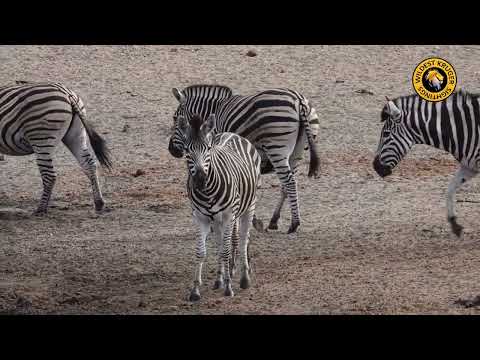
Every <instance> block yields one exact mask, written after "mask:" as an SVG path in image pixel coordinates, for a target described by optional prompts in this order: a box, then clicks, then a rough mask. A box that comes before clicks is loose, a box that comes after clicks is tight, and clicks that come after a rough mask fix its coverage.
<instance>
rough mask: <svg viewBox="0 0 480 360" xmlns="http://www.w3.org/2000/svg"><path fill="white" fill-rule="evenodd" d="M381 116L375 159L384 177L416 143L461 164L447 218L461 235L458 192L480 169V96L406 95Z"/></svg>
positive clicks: (450, 194)
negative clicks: (436, 98)
mask: <svg viewBox="0 0 480 360" xmlns="http://www.w3.org/2000/svg"><path fill="white" fill-rule="evenodd" d="M387 100H388V99H387ZM381 118H382V121H383V122H384V125H383V129H382V132H381V136H380V141H379V144H378V149H377V153H376V156H375V159H374V161H373V167H374V169H375V171H376V172H377V173H378V175H380V176H381V177H385V176H388V175H390V174H391V173H392V170H393V168H395V166H397V165H398V163H399V162H400V161H401V160H402V159H403V157H404V156H405V154H406V153H407V152H408V150H410V148H411V147H412V146H413V145H414V144H426V145H431V146H433V147H435V148H438V149H442V150H445V151H448V152H449V153H451V154H452V155H453V156H454V157H455V159H456V160H457V161H458V162H459V163H460V167H459V169H458V171H457V172H456V174H455V177H454V178H453V179H452V180H451V181H450V183H449V185H448V191H447V219H448V222H449V223H450V226H451V229H452V231H453V233H454V234H455V235H457V236H460V235H461V233H462V231H463V227H462V226H461V225H460V224H458V223H457V217H456V213H455V194H456V192H457V190H458V189H459V188H460V186H461V185H462V184H464V183H465V182H467V181H468V180H470V179H472V178H473V177H475V176H476V175H477V174H478V172H479V171H480V95H477V94H470V93H468V92H466V91H463V90H460V91H458V92H455V93H453V94H452V95H451V96H450V97H448V98H447V99H445V100H443V101H439V102H436V103H432V102H429V101H426V100H424V99H422V98H420V97H419V96H418V95H411V96H402V97H399V98H396V99H394V100H388V102H387V104H386V105H385V106H384V108H383V110H382V114H381Z"/></svg>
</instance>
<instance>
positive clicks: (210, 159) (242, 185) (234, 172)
mask: <svg viewBox="0 0 480 360" xmlns="http://www.w3.org/2000/svg"><path fill="white" fill-rule="evenodd" d="M214 125H215V115H210V116H209V118H208V119H207V121H205V122H204V121H202V119H201V118H200V117H199V116H198V115H194V116H193V117H192V118H191V119H190V121H189V122H187V120H186V119H185V117H183V116H182V115H180V116H179V119H178V128H179V131H181V132H182V134H183V136H184V149H185V152H186V156H185V157H186V159H187V164H188V171H189V174H188V175H189V176H188V182H187V192H188V197H189V199H190V203H191V206H192V215H193V218H194V219H195V221H196V223H197V224H198V226H199V229H200V234H199V237H198V242H197V247H196V256H197V259H198V264H197V270H196V273H195V280H194V286H193V289H192V291H191V293H190V298H189V299H190V301H197V300H199V299H200V289H199V288H200V285H201V283H202V266H203V262H204V259H205V256H206V247H205V241H206V238H207V236H208V234H209V232H210V229H211V228H213V233H214V236H215V237H216V239H217V245H218V271H217V280H216V281H215V285H214V288H215V289H218V288H221V287H223V286H224V287H225V292H224V295H225V296H233V291H232V286H231V273H232V270H233V266H232V267H231V266H230V265H233V261H234V259H235V254H234V253H235V251H233V252H232V251H231V250H232V233H233V234H234V235H237V229H236V227H237V225H238V230H239V240H240V255H241V261H242V276H241V279H240V287H241V288H242V289H246V288H248V287H249V285H250V278H249V269H250V268H249V262H248V242H249V228H250V225H251V223H252V219H253V215H254V212H255V202H256V193H257V187H258V185H259V181H260V165H261V158H260V154H259V153H258V152H257V151H256V149H255V147H254V146H253V145H252V144H251V143H250V142H249V141H248V140H246V139H245V138H242V137H241V136H238V135H236V134H233V133H228V132H225V133H221V134H216V135H213V128H214ZM236 241H238V239H237V240H236ZM233 246H234V247H235V246H236V244H233ZM231 256H232V260H230V257H231ZM230 261H232V263H230Z"/></svg>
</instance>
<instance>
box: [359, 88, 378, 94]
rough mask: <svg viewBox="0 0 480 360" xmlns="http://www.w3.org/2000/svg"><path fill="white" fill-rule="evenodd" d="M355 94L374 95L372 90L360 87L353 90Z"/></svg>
mask: <svg viewBox="0 0 480 360" xmlns="http://www.w3.org/2000/svg"><path fill="white" fill-rule="evenodd" d="M355 92H356V93H357V94H367V95H375V94H374V93H373V92H371V91H369V90H366V89H360V90H355Z"/></svg>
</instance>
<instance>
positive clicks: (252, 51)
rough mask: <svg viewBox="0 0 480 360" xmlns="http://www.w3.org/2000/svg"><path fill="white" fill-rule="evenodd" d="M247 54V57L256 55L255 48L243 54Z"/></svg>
mask: <svg viewBox="0 0 480 360" xmlns="http://www.w3.org/2000/svg"><path fill="white" fill-rule="evenodd" d="M245 55H247V56H248V57H255V56H257V55H258V54H257V52H256V51H255V50H248V51H247V53H246V54H245Z"/></svg>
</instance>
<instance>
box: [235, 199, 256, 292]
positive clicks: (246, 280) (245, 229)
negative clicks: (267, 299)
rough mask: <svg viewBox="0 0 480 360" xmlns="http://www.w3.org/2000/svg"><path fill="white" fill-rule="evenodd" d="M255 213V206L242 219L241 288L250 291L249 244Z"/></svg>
mask: <svg viewBox="0 0 480 360" xmlns="http://www.w3.org/2000/svg"><path fill="white" fill-rule="evenodd" d="M254 213H255V206H254V205H253V206H252V207H251V208H250V209H249V211H248V212H247V213H246V214H244V215H242V217H241V218H240V226H239V228H240V259H241V262H242V277H241V278H240V288H242V289H248V288H249V287H250V275H249V274H250V259H249V254H248V244H249V240H250V223H251V221H252V218H253V216H254Z"/></svg>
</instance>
